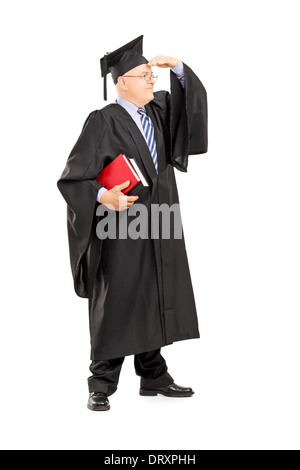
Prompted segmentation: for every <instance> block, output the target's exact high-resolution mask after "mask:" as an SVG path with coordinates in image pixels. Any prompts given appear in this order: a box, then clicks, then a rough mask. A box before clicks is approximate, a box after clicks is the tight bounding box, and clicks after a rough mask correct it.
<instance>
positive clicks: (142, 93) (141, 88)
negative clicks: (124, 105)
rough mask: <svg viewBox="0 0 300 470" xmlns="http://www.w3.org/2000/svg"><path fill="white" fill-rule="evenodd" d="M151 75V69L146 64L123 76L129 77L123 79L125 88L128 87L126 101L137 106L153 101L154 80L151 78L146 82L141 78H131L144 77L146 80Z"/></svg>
mask: <svg viewBox="0 0 300 470" xmlns="http://www.w3.org/2000/svg"><path fill="white" fill-rule="evenodd" d="M151 74H152V69H151V67H150V65H147V64H142V65H138V66H137V67H135V68H134V69H131V70H129V71H128V72H126V73H125V74H124V77H127V75H130V77H127V78H125V80H126V86H127V87H128V89H127V91H126V99H128V101H131V102H133V103H137V104H138V106H144V105H145V104H147V103H149V101H151V100H153V98H154V95H153V86H154V84H155V79H153V78H151V80H149V81H146V80H145V79H144V78H142V77H132V75H146V78H150V76H151Z"/></svg>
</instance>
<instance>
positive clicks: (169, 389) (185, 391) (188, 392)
mask: <svg viewBox="0 0 300 470" xmlns="http://www.w3.org/2000/svg"><path fill="white" fill-rule="evenodd" d="M158 393H160V394H161V395H165V396H166V397H191V396H192V395H193V394H194V393H195V392H194V391H193V390H192V389H191V388H189V387H181V386H180V385H176V384H175V383H174V382H173V383H172V384H171V385H167V386H166V387H157V388H151V389H145V388H140V395H143V396H144V397H154V396H155V395H157V394H158Z"/></svg>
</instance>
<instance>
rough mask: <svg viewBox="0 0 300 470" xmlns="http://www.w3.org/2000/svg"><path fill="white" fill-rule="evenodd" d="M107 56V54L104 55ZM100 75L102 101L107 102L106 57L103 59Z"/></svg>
mask: <svg viewBox="0 0 300 470" xmlns="http://www.w3.org/2000/svg"><path fill="white" fill-rule="evenodd" d="M106 54H107V53H106ZM102 75H103V80H104V81H103V95H104V100H105V101H107V83H106V75H107V58H106V55H105V56H104V57H103V64H102Z"/></svg>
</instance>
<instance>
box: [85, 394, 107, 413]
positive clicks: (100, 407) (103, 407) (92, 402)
mask: <svg viewBox="0 0 300 470" xmlns="http://www.w3.org/2000/svg"><path fill="white" fill-rule="evenodd" d="M87 407H88V409H89V410H92V411H107V410H109V409H110V404H109V400H108V398H107V395H106V394H105V393H99V392H93V393H90V395H89V400H88V404H87Z"/></svg>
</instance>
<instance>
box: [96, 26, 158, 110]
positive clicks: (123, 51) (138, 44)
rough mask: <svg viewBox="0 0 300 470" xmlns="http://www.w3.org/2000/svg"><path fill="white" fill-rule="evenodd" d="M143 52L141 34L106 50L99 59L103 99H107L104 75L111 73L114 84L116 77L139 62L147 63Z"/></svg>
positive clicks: (139, 63)
mask: <svg viewBox="0 0 300 470" xmlns="http://www.w3.org/2000/svg"><path fill="white" fill-rule="evenodd" d="M142 54H143V35H141V36H139V37H138V38H136V39H133V41H130V42H128V43H127V44H125V46H122V47H120V48H119V49H116V50H115V51H113V52H107V53H106V54H105V56H104V57H102V59H100V68H101V75H102V77H103V78H104V83H103V91H104V93H103V94H104V99H105V101H106V100H107V84H106V75H107V74H108V73H111V75H112V78H113V81H114V84H115V85H116V84H117V82H118V77H120V75H124V73H126V72H128V71H129V70H131V69H133V68H134V67H137V66H138V65H141V64H148V62H149V61H148V60H147V59H145V57H144V56H143V55H142Z"/></svg>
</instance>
